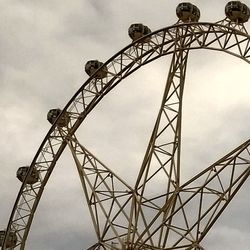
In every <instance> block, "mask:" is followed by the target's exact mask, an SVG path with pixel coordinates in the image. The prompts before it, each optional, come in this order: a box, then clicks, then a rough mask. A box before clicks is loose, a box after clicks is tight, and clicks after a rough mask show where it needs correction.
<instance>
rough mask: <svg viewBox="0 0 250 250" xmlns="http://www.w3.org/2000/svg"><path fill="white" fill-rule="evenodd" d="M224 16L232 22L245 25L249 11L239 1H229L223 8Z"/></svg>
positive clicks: (249, 14)
mask: <svg viewBox="0 0 250 250" xmlns="http://www.w3.org/2000/svg"><path fill="white" fill-rule="evenodd" d="M225 14H226V16H227V17H228V18H229V19H230V20H231V21H232V22H236V23H245V22H247V21H248V19H249V16H250V10H249V8H248V7H247V5H245V4H244V3H241V2H240V1H230V2H228V3H227V5H226V7H225Z"/></svg>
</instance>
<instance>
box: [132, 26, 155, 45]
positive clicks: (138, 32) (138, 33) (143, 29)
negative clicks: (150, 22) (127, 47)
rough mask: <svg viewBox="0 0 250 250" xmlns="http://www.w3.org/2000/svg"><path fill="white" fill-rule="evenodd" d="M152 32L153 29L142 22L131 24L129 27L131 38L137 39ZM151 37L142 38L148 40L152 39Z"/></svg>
mask: <svg viewBox="0 0 250 250" xmlns="http://www.w3.org/2000/svg"><path fill="white" fill-rule="evenodd" d="M150 33H151V30H150V28H149V27H148V26H146V25H143V24H142V23H134V24H131V25H130V27H129V28H128V34H129V36H130V38H131V39H132V40H133V41H135V40H137V39H139V38H141V37H143V36H146V35H148V34H150ZM150 40H151V39H150V37H147V39H145V40H142V42H148V41H150Z"/></svg>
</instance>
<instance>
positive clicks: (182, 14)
mask: <svg viewBox="0 0 250 250" xmlns="http://www.w3.org/2000/svg"><path fill="white" fill-rule="evenodd" d="M176 15H177V17H178V18H179V19H180V20H181V21H183V22H184V23H187V22H198V21H199V19H200V10H199V9H198V7H196V6H195V5H193V4H191V3H180V4H179V5H178V6H177V8H176Z"/></svg>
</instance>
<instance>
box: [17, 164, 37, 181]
mask: <svg viewBox="0 0 250 250" xmlns="http://www.w3.org/2000/svg"><path fill="white" fill-rule="evenodd" d="M28 171H29V166H24V167H20V168H18V170H17V173H16V177H17V179H18V180H20V181H21V182H24V180H25V178H26V175H27V173H28ZM38 179H39V173H38V171H37V170H36V169H35V168H33V169H32V172H31V174H30V175H29V176H28V177H27V180H26V181H27V184H35V183H36V182H37V181H38Z"/></svg>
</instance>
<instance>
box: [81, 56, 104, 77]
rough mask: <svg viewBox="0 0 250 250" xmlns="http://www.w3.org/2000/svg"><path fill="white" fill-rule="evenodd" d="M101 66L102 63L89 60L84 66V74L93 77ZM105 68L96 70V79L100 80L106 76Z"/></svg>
mask: <svg viewBox="0 0 250 250" xmlns="http://www.w3.org/2000/svg"><path fill="white" fill-rule="evenodd" d="M102 65H103V63H102V62H99V61H98V60H90V61H88V62H87V63H86V64H85V72H86V73H87V74H88V75H89V76H91V75H93V74H94V73H95V72H96V71H97V70H98V69H99V68H100V67H101V66H102ZM107 72H108V70H107V67H106V66H104V67H102V69H100V70H98V71H97V72H96V74H95V78H96V79H102V78H104V77H106V76H107Z"/></svg>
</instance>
